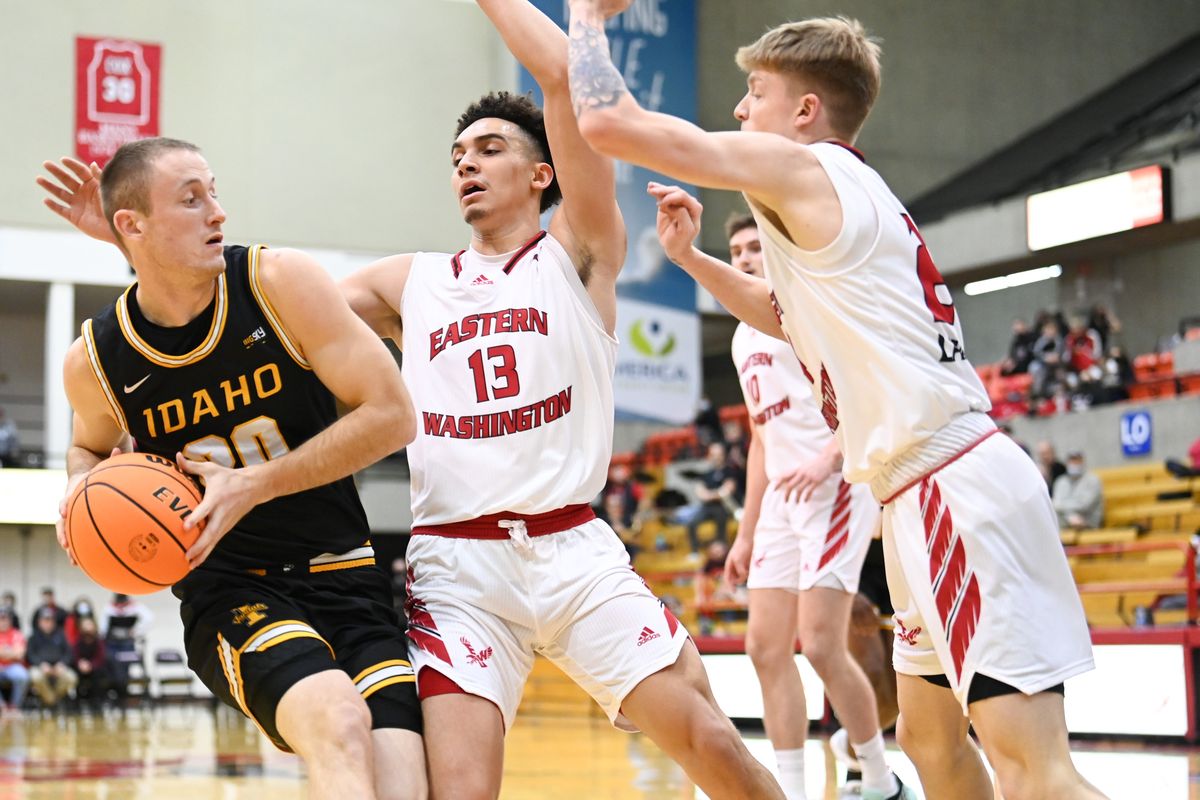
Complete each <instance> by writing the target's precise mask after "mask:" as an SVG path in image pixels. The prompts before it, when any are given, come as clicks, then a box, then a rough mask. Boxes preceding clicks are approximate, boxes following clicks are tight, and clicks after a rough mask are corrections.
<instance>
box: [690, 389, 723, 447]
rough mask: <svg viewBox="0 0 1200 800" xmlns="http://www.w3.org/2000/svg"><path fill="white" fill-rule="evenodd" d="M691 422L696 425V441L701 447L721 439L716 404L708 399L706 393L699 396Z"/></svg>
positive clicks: (719, 420) (719, 416)
mask: <svg viewBox="0 0 1200 800" xmlns="http://www.w3.org/2000/svg"><path fill="white" fill-rule="evenodd" d="M692 424H693V425H695V426H696V441H698V442H699V443H700V446H701V447H708V446H709V445H710V444H712V443H713V442H719V441H721V415H720V414H719V413H717V409H716V406H714V405H713V404H712V401H711V400H709V399H708V395H704V396H703V397H701V398H700V404H699V406H698V408H697V411H696V419H695V420H693V422H692Z"/></svg>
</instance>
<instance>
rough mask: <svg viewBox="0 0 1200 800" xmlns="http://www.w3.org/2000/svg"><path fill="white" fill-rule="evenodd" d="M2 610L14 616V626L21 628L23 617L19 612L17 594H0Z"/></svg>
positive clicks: (0, 607) (0, 609) (0, 608)
mask: <svg viewBox="0 0 1200 800" xmlns="http://www.w3.org/2000/svg"><path fill="white" fill-rule="evenodd" d="M0 611H7V612H8V614H9V616H10V617H12V626H13V627H14V628H16V629H17V630H21V617H20V615H19V614H17V596H16V595H15V594H13V593H12V592H5V593H4V594H3V595H0Z"/></svg>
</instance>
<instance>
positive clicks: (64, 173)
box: [42, 161, 82, 192]
mask: <svg viewBox="0 0 1200 800" xmlns="http://www.w3.org/2000/svg"><path fill="white" fill-rule="evenodd" d="M42 167H43V168H44V169H45V170H46V172H49V173H50V174H51V175H53V176H54V177H55V178H58V181H59V183H61V184H62V185H63V186H64V187H66V189H67V191H70V192H74V191H75V190H76V189H78V188H79V187H80V186H81V185H82V182H81V181H80V180H79V178H77V177H75V176H74V175H73V174H72V173H71V172H70V171H68V170H66V169H63V167H61V166H59V165H58V164H56V163H54V162H53V161H43V162H42Z"/></svg>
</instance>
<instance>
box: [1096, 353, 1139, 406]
mask: <svg viewBox="0 0 1200 800" xmlns="http://www.w3.org/2000/svg"><path fill="white" fill-rule="evenodd" d="M1103 371H1104V374H1103V376H1102V377H1101V378H1100V393H1099V397H1098V398H1097V401H1096V402H1098V403H1116V402H1120V401H1121V400H1128V399H1129V385H1130V384H1132V383H1133V382H1134V377H1133V364H1132V363H1130V361H1129V357H1128V356H1127V355H1125V351H1124V350H1123V349H1122V348H1121V346H1120V345H1119V344H1114V345H1111V346H1109V348H1108V354H1107V355H1106V356H1105V357H1104V365H1103Z"/></svg>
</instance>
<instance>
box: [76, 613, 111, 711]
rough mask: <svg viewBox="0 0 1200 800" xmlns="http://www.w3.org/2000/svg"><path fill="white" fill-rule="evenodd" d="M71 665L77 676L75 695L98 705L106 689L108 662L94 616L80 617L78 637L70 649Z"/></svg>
mask: <svg viewBox="0 0 1200 800" xmlns="http://www.w3.org/2000/svg"><path fill="white" fill-rule="evenodd" d="M71 667H72V669H74V670H75V674H76V676H77V677H78V684H77V685H76V690H75V691H76V695H77V697H78V698H79V699H80V700H81V701H83V700H86V701H91V702H92V703H93V704H96V705H99V703H100V701H101V700H103V698H104V695H105V692H107V691H108V662H107V658H106V656H105V653H104V641H103V640H102V639H101V638H100V632H99V629H98V628H97V627H96V619H95V618H94V617H90V616H89V617H80V618H79V630H78V637H77V638H76V639H75V646H74V647H73V648H72V651H71Z"/></svg>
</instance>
